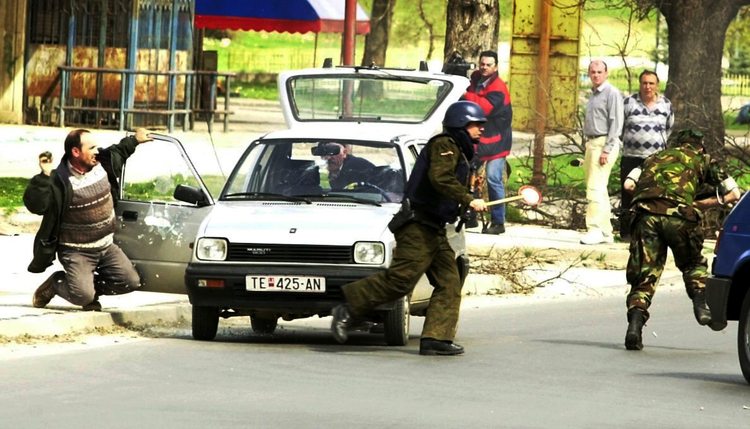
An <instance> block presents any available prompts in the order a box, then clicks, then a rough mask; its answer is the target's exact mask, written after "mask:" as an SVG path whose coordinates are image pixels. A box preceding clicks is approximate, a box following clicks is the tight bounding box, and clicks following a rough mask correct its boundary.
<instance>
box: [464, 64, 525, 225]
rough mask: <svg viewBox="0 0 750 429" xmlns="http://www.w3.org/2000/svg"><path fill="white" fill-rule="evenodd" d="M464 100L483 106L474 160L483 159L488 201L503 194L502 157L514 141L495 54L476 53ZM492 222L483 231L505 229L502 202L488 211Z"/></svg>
mask: <svg viewBox="0 0 750 429" xmlns="http://www.w3.org/2000/svg"><path fill="white" fill-rule="evenodd" d="M463 99H465V100H468V101H473V102H474V103H477V104H478V105H480V106H481V107H482V110H483V111H484V114H485V116H487V123H485V124H484V132H483V133H482V137H481V139H480V140H479V144H478V145H477V147H476V154H477V158H476V159H477V160H478V161H480V162H486V163H487V166H486V169H485V172H486V175H487V191H488V194H489V199H490V201H495V200H499V199H501V198H503V197H505V186H504V183H503V170H504V169H505V157H506V156H508V154H509V153H510V147H511V145H512V144H513V134H512V133H513V132H512V130H511V122H512V120H513V109H512V108H511V105H510V94H509V93H508V87H507V86H506V85H505V82H503V80H502V79H500V77H498V75H497V53H496V52H494V51H484V52H482V53H481V54H479V70H477V71H475V72H474V73H472V75H471V85H469V89H467V90H466V93H465V94H464V96H463ZM491 215H492V216H491V218H492V223H491V224H490V227H489V228H487V229H485V230H484V231H482V232H483V233H485V234H502V233H504V232H505V205H504V204H498V205H495V206H493V207H492V210H491Z"/></svg>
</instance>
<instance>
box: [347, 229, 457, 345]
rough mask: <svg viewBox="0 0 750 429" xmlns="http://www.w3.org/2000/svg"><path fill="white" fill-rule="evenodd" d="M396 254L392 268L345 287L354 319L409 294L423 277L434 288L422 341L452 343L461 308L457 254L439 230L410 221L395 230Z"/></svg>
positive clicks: (443, 230)
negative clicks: (426, 339)
mask: <svg viewBox="0 0 750 429" xmlns="http://www.w3.org/2000/svg"><path fill="white" fill-rule="evenodd" d="M395 236H396V253H395V255H394V256H393V261H392V262H391V265H390V267H389V268H388V269H387V270H385V271H382V272H380V273H378V274H374V275H372V276H369V277H366V278H364V279H362V280H358V281H356V282H354V283H350V284H348V285H346V286H344V287H343V290H344V296H345V298H346V301H347V303H348V304H349V307H350V308H351V312H352V315H353V316H354V317H357V318H359V317H363V316H365V315H366V314H367V313H368V312H369V311H371V310H372V309H374V308H375V307H377V306H378V305H381V304H385V303H388V302H391V301H394V300H396V299H399V298H401V297H403V296H406V295H409V294H410V293H411V292H412V291H413V290H414V287H415V286H416V285H417V282H418V281H419V279H420V278H421V277H422V275H423V274H427V278H428V279H429V280H430V284H431V285H432V286H433V287H434V288H435V290H434V291H433V292H432V297H431V298H430V304H429V306H428V307H427V314H426V315H425V322H424V328H423V329H422V337H423V338H435V339H436V340H453V338H454V337H455V336H456V328H457V326H458V313H459V310H460V307H461V278H460V276H459V273H458V265H457V264H456V254H455V252H454V251H453V248H451V246H450V243H449V242H448V239H447V238H446V236H445V229H444V228H442V229H440V230H438V229H435V228H433V227H430V226H427V225H424V224H422V223H419V222H411V223H409V224H407V225H405V226H403V227H402V228H401V229H399V230H398V231H396V233H395Z"/></svg>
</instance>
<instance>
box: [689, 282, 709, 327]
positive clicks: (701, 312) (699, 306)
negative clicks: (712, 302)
mask: <svg viewBox="0 0 750 429" xmlns="http://www.w3.org/2000/svg"><path fill="white" fill-rule="evenodd" d="M693 314H695V320H697V321H698V324H699V325H701V326H706V325H710V324H711V310H709V309H708V306H707V305H706V292H705V291H704V290H700V291H697V292H695V294H694V295H693Z"/></svg>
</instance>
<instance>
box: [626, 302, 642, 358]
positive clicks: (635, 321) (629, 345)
mask: <svg viewBox="0 0 750 429" xmlns="http://www.w3.org/2000/svg"><path fill="white" fill-rule="evenodd" d="M645 319H646V318H645V315H644V314H643V310H641V309H640V308H631V309H630V310H628V331H627V333H626V334H625V348H626V349H628V350H641V349H643V337H642V331H643V324H644V323H645V321H646V320H645Z"/></svg>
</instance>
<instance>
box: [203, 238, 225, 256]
mask: <svg viewBox="0 0 750 429" xmlns="http://www.w3.org/2000/svg"><path fill="white" fill-rule="evenodd" d="M228 247H229V245H228V243H227V240H224V239H223V238H200V239H198V244H197V247H196V252H195V254H196V256H197V257H198V259H202V260H204V261H224V260H226V259H227V248H228Z"/></svg>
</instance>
